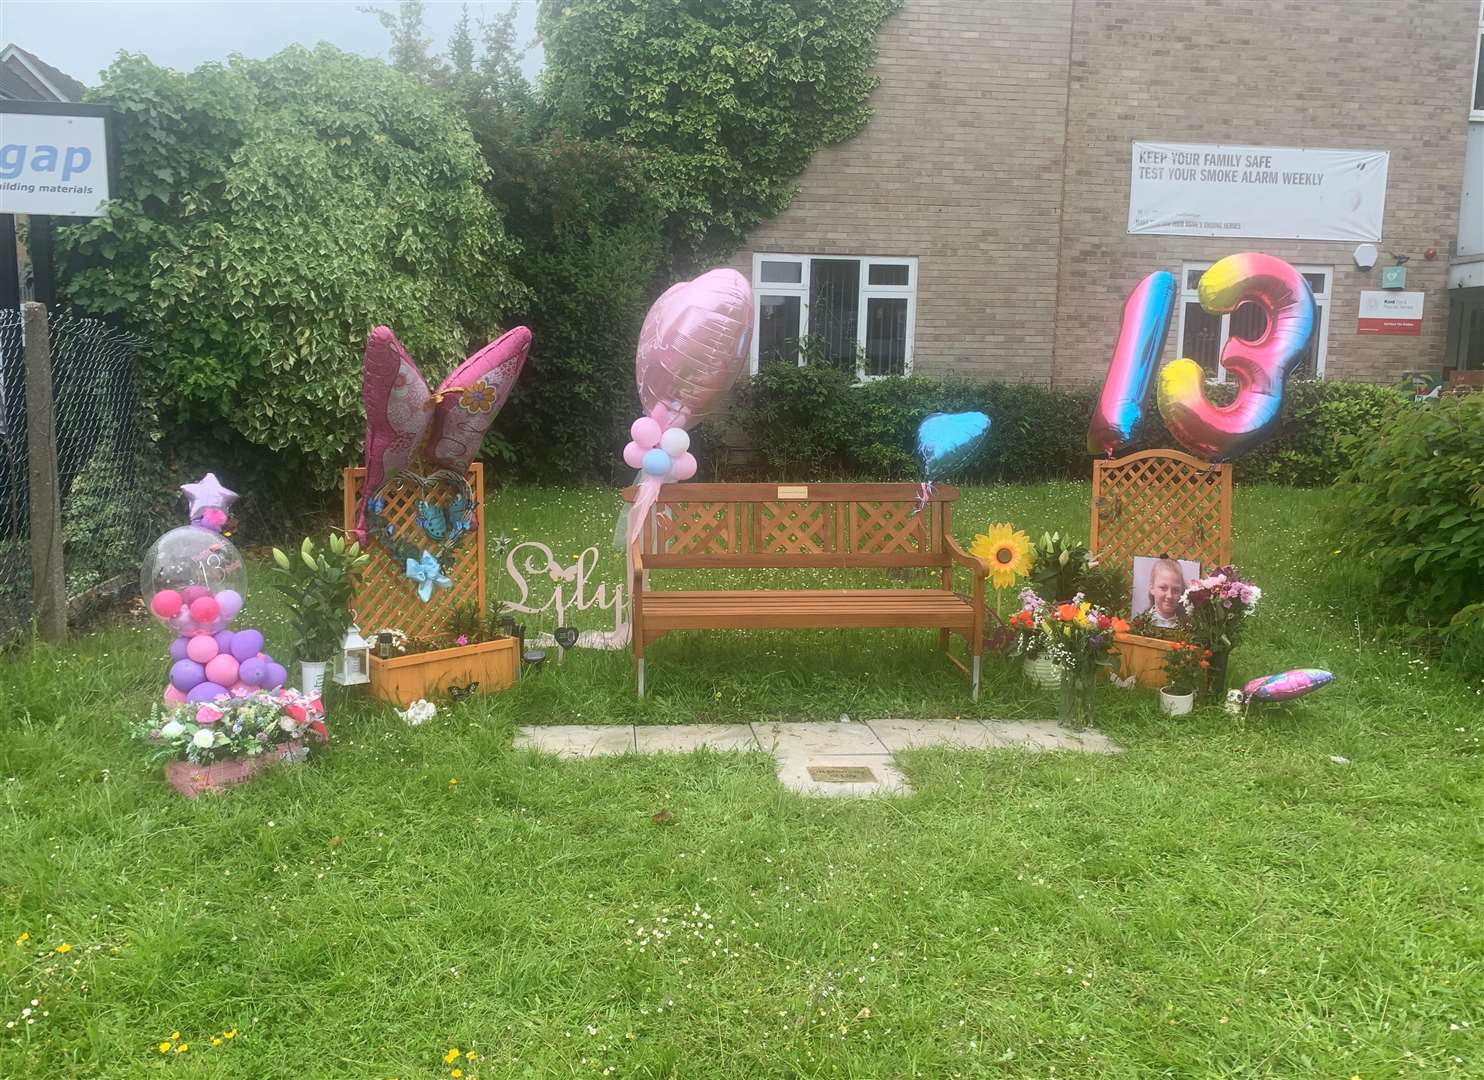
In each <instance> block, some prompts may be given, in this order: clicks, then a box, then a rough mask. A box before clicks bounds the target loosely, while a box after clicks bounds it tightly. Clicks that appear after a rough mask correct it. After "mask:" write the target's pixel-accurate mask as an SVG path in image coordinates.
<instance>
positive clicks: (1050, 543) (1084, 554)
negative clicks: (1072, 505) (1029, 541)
mask: <svg viewBox="0 0 1484 1080" xmlns="http://www.w3.org/2000/svg"><path fill="white" fill-rule="evenodd" d="M1032 553H1033V556H1034V561H1033V563H1032V567H1031V572H1030V576H1031V582H1032V584H1033V585H1034V587H1035V590H1036V593H1037V594H1038V595H1040V596H1044V597H1045V598H1046V599H1047V600H1050V601H1053V602H1054V603H1058V604H1062V603H1066V602H1067V601H1069V600H1071V599H1072V597H1073V596H1075V595H1076V594H1077V593H1078V592H1081V591H1083V590H1082V576H1083V574H1084V573H1085V572H1086V570H1087V568H1088V563H1089V562H1090V560H1091V555H1090V553H1089V552H1088V550H1087V545H1086V544H1084V543H1082V542H1081V541H1080V540H1073V539H1072V538H1071V537H1070V536H1062V534H1061V533H1059V532H1054V533H1042V534H1041V539H1039V540H1037V541H1036V544H1035V547H1034V548H1033V549H1032Z"/></svg>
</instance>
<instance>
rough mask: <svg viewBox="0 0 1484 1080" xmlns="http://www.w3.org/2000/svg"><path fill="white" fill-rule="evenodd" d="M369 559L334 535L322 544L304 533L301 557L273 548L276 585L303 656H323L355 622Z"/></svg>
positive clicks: (299, 650)
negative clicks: (353, 609) (354, 601)
mask: <svg viewBox="0 0 1484 1080" xmlns="http://www.w3.org/2000/svg"><path fill="white" fill-rule="evenodd" d="M370 561H371V557H370V556H369V555H366V554H364V553H362V551H361V546H360V545H359V544H357V543H354V542H351V543H347V542H346V540H345V538H344V537H343V536H341V535H340V534H338V533H331V534H330V536H329V538H328V539H327V540H326V541H325V544H324V546H323V547H320V546H318V545H316V544H315V542H314V540H313V539H312V538H311V537H308V536H306V537H305V538H304V540H303V542H302V543H301V544H300V545H299V558H298V560H297V561H296V560H294V559H291V558H290V557H289V556H288V555H287V554H285V553H284V552H283V551H281V550H279V549H278V548H274V549H273V566H274V569H273V584H274V587H275V588H277V589H278V591H279V592H281V593H283V595H284V596H285V597H286V598H287V600H288V606H289V613H290V615H291V617H292V618H293V621H294V629H295V634H296V637H297V643H296V645H295V652H296V654H297V655H298V657H299V659H301V660H324V659H326V658H327V657H329V656H331V655H332V654H333V653H334V651H335V649H337V648H338V647H339V643H340V638H341V637H342V636H343V635H344V633H345V631H346V629H347V628H348V627H349V626H350V623H351V613H350V602H351V598H352V596H354V594H355V586H356V580H357V578H358V577H359V576H360V572H361V570H363V569H364V568H365V566H366V564H367V563H368V562H370Z"/></svg>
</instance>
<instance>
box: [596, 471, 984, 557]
mask: <svg viewBox="0 0 1484 1080" xmlns="http://www.w3.org/2000/svg"><path fill="white" fill-rule="evenodd" d="M637 491H638V488H634V487H631V488H627V489H626V490H625V491H624V498H625V499H626V500H628V501H630V502H632V501H633V498H634V494H635V492H637ZM919 491H920V489H919V488H918V486H917V485H916V484H666V485H664V486H663V487H662V488H660V495H659V500H658V501H657V502H656V503H655V505H654V508H653V509H651V510H650V511H649V514H648V517H647V519H646V520H645V523H644V531H643V532H642V533H641V534H640V539H639V544H640V553H641V555H642V556H643V559H644V565H645V567H647V568H655V569H682V568H700V567H740V568H749V567H756V568H783V567H832V568H840V567H877V566H944V565H947V564H948V562H949V554H948V551H947V548H946V547H945V545H944V542H943V538H944V537H945V536H948V535H951V533H952V528H953V522H952V516H951V515H952V504H953V503H954V502H955V501H956V500H957V499H958V489H957V488H953V487H946V486H938V487H935V488H933V490H932V493H931V495H930V497H929V500H928V503H927V505H926V506H924V507H922V508H921V509H920V510H919V504H918V501H917V500H918V495H919Z"/></svg>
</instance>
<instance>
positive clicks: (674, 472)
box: [623, 402, 696, 481]
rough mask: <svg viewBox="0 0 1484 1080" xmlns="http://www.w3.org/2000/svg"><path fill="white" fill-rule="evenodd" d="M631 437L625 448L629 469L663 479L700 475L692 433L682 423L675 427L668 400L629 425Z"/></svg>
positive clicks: (686, 478) (625, 461) (683, 478)
mask: <svg viewBox="0 0 1484 1080" xmlns="http://www.w3.org/2000/svg"><path fill="white" fill-rule="evenodd" d="M629 439H630V442H629V444H628V445H627V446H625V447H624V448H623V460H624V464H625V465H627V466H628V467H629V468H631V469H640V470H642V471H643V473H644V475H645V476H653V477H655V478H656V479H658V480H663V481H669V480H689V479H690V478H691V477H693V476H695V475H696V458H695V455H694V454H692V453H691V452H690V434H689V433H688V432H687V431H686V430H685V428H683V427H681V426H679V425H678V424H676V425H674V426H671V416H670V407H669V406H668V405H666V404H665V403H664V402H660V403H659V404H657V405H655V407H654V408H653V409H651V410H650V411H649V415H648V416H641V417H639V419H637V420H635V421H634V422H633V423H632V424H631V425H629Z"/></svg>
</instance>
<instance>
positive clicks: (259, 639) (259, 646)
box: [232, 629, 263, 664]
mask: <svg viewBox="0 0 1484 1080" xmlns="http://www.w3.org/2000/svg"><path fill="white" fill-rule="evenodd" d="M262 651H263V632H262V631H261V630H253V629H247V630H238V631H237V632H236V633H234V634H233V635H232V656H233V657H234V658H235V659H236V660H237V662H238V663H239V664H240V663H241V662H242V661H244V660H251V659H252V658H253V657H254V656H257V655H258V653H260V652H262Z"/></svg>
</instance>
